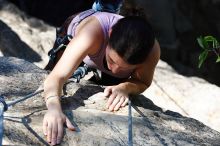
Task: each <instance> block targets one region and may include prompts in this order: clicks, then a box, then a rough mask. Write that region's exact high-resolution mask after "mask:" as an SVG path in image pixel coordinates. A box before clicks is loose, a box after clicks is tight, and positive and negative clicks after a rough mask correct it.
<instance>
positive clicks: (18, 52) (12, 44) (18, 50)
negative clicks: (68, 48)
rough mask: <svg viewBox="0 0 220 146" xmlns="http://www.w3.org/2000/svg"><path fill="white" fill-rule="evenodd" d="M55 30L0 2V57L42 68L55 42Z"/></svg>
mask: <svg viewBox="0 0 220 146" xmlns="http://www.w3.org/2000/svg"><path fill="white" fill-rule="evenodd" d="M55 32H56V31H55V28H54V27H51V26H49V25H47V24H45V23H44V22H43V21H41V20H38V19H35V18H32V17H29V16H27V15H26V14H25V13H23V12H22V11H20V10H19V9H18V8H17V7H16V6H14V5H12V4H10V3H7V1H3V2H0V56H13V57H18V58H22V59H25V60H27V61H29V62H33V63H35V64H37V65H38V66H40V67H44V66H45V65H46V63H47V62H48V56H47V52H48V51H49V49H51V48H52V46H53V42H54V40H55V35H56V33H55Z"/></svg>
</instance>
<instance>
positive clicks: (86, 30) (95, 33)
mask: <svg viewBox="0 0 220 146" xmlns="http://www.w3.org/2000/svg"><path fill="white" fill-rule="evenodd" d="M102 41H103V32H102V29H101V26H100V24H99V22H98V20H97V19H91V20H88V21H87V22H83V23H82V24H81V26H79V27H78V29H77V33H76V35H75V37H74V38H73V39H72V40H71V41H70V43H69V44H68V46H67V48H66V50H65V51H64V53H63V55H62V57H61V58H60V60H59V62H58V63H57V64H56V66H55V67H54V69H53V70H52V72H51V73H50V74H49V75H48V77H47V78H46V80H45V82H44V96H45V101H46V106H47V108H48V111H47V113H46V114H45V116H44V120H43V131H44V134H45V135H47V141H48V142H51V144H52V145H55V144H58V143H60V141H61V139H62V136H63V124H64V123H66V125H67V127H68V128H69V129H71V130H74V127H73V125H72V124H71V122H70V121H69V119H68V118H67V117H66V116H65V115H64V114H63V112H62V108H61V104H60V99H59V98H60V96H61V95H62V89H63V85H64V83H65V82H66V81H67V80H68V78H69V77H70V76H71V75H72V74H73V72H74V71H75V69H76V68H77V67H78V66H79V64H80V63H81V62H82V60H83V59H84V58H85V56H86V55H88V54H95V53H96V52H97V51H98V49H99V48H100V46H101V43H102Z"/></svg>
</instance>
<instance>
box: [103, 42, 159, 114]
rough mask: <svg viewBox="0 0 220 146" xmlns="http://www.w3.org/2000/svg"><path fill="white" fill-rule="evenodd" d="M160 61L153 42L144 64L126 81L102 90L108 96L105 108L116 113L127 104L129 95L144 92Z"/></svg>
mask: <svg viewBox="0 0 220 146" xmlns="http://www.w3.org/2000/svg"><path fill="white" fill-rule="evenodd" d="M159 59H160V46H159V43H158V42H157V41H155V44H154V47H153V50H152V51H151V52H150V54H149V56H148V58H147V59H146V61H145V62H144V63H142V64H141V65H139V66H138V67H137V69H136V70H135V71H134V73H133V74H132V76H131V78H129V79H128V80H127V81H125V82H123V83H120V84H118V85H115V86H108V87H107V88H106V89H105V90H104V94H105V96H108V97H109V99H108V102H107V108H108V109H109V110H110V111H113V110H114V111H116V110H118V109H119V108H120V107H123V106H125V105H126V104H127V103H128V97H129V95H138V94H140V93H142V92H144V91H145V90H146V89H147V88H148V87H149V86H150V85H151V82H152V80H153V75H154V70H155V68H156V65H157V63H158V61H159Z"/></svg>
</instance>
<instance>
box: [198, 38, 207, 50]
mask: <svg viewBox="0 0 220 146" xmlns="http://www.w3.org/2000/svg"><path fill="white" fill-rule="evenodd" d="M197 42H198V44H199V46H200V47H201V48H202V49H205V47H204V45H203V38H202V36H200V37H199V38H197Z"/></svg>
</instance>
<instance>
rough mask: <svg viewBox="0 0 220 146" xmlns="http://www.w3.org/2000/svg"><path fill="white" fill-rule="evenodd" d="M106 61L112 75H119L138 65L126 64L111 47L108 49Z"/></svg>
mask: <svg viewBox="0 0 220 146" xmlns="http://www.w3.org/2000/svg"><path fill="white" fill-rule="evenodd" d="M106 61H107V66H108V69H109V70H111V71H112V73H118V72H119V71H123V70H124V71H126V70H132V69H135V68H136V65H130V64H128V63H126V62H125V61H124V60H123V59H122V58H121V57H120V56H119V55H118V54H117V53H116V51H114V50H113V49H111V48H110V47H109V46H108V47H107V48H106Z"/></svg>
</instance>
